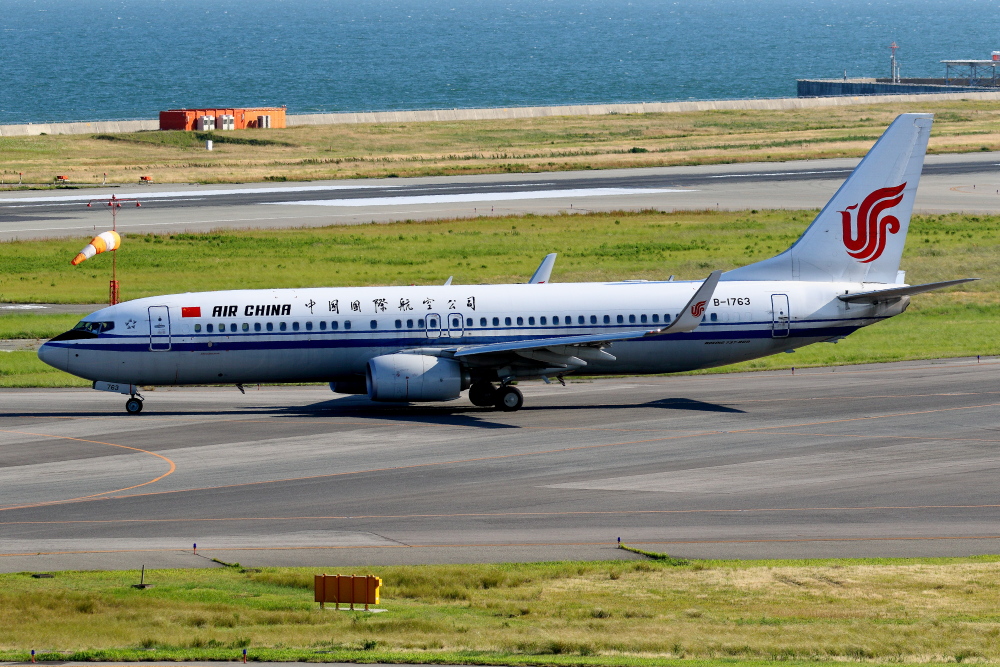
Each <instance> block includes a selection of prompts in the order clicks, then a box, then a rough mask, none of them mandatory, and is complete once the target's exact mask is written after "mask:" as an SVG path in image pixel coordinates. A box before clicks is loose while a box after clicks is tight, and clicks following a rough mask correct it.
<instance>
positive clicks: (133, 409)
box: [125, 396, 142, 415]
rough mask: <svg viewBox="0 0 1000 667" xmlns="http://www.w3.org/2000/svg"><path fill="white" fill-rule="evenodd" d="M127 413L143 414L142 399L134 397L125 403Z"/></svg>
mask: <svg viewBox="0 0 1000 667" xmlns="http://www.w3.org/2000/svg"><path fill="white" fill-rule="evenodd" d="M125 412H127V413H128V414H130V415H137V414H139V413H140V412H142V397H141V396H133V397H132V398H130V399H128V400H127V401H125Z"/></svg>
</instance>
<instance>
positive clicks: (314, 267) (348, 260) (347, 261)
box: [0, 211, 1000, 387]
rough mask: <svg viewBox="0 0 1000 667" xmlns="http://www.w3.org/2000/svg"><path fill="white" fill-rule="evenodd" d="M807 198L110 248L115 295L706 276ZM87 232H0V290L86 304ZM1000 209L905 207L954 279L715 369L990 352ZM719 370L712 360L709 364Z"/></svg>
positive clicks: (4, 319)
mask: <svg viewBox="0 0 1000 667" xmlns="http://www.w3.org/2000/svg"><path fill="white" fill-rule="evenodd" d="M814 215H815V212H814V211H756V212H755V211H750V212H747V211H744V212H737V213H730V212H676V213H661V212H656V211H653V212H640V213H631V212H618V213H595V214H580V215H557V216H532V215H528V216H520V217H512V218H475V219H470V220H448V221H435V222H406V223H396V224H391V225H364V226H352V227H343V226H332V227H325V228H310V229H295V230H264V231H226V232H212V233H207V234H173V235H154V234H150V235H141V234H138V235H135V234H130V235H128V236H126V238H125V241H124V245H123V250H122V252H121V253H120V256H119V258H118V267H119V276H120V278H121V280H122V296H123V298H125V299H134V298H139V297H143V296H153V295H156V294H164V293H176V292H185V291H189V290H191V289H192V288H195V289H198V288H203V289H209V288H211V289H257V288H267V287H312V286H323V285H385V284H390V285H393V284H395V285H407V284H411V283H417V284H436V283H441V282H443V281H444V279H445V278H447V277H448V276H449V275H454V276H455V283H456V284H462V283H465V284H476V283H504V282H523V281H524V280H526V279H527V277H528V276H530V275H531V272H532V271H533V270H534V268H535V267H536V266H537V263H538V261H539V260H540V259H541V257H542V256H544V255H545V254H546V253H548V252H551V251H553V250H556V251H559V252H560V256H559V259H558V261H557V263H556V269H555V272H554V274H553V275H554V279H555V280H557V281H560V282H570V281H601V280H614V279H623V278H646V279H654V280H655V279H665V278H667V277H668V276H669V275H671V274H676V275H677V276H678V277H679V278H681V279H685V278H686V279H694V278H703V277H704V276H705V275H707V274H708V272H709V271H710V270H711V269H715V268H721V269H730V268H734V267H736V266H741V265H743V264H747V263H749V262H752V261H756V260H759V259H762V258H765V257H769V256H771V255H774V254H775V253H777V252H779V251H781V250H783V249H785V248H787V247H788V246H789V245H790V244H791V243H792V242H793V241H794V240H795V239H796V238H797V237H798V236H799V234H801V232H802V230H803V229H804V228H805V227H806V225H808V223H809V222H810V221H811V220H812V218H813V216H814ZM88 240H89V238H87V239H83V238H81V239H56V240H44V241H12V242H5V243H0V265H3V266H4V267H5V272H4V273H3V274H2V275H0V300H3V301H18V302H29V301H42V302H45V301H51V302H76V303H92V302H95V301H99V300H100V299H101V298H102V296H103V295H104V294H105V293H106V290H107V280H108V270H107V269H108V262H109V261H110V258H109V257H107V256H104V255H102V256H98V257H95V258H94V259H91V260H89V261H88V262H87V263H85V264H83V265H81V266H78V267H73V266H70V265H69V262H68V261H67V258H68V257H73V256H74V255H75V254H76V252H77V251H78V250H79V248H80V247H81V246H82V245H83V244H84V243H86V241H88ZM998 258H1000V217H998V216H968V215H960V214H951V215H942V216H916V217H914V219H913V221H912V223H911V228H910V238H909V241H908V246H907V251H906V254H905V256H904V259H903V266H904V267H905V268H906V269H907V280H908V281H909V282H910V283H912V284H916V283H922V282H932V281H936V280H947V279H951V278H961V277H969V276H972V277H981V278H983V280H982V281H980V282H977V283H972V284H971V285H967V286H963V287H962V290H963V291H955V290H950V291H947V292H944V293H934V294H926V295H920V296H918V297H916V298H914V300H913V305H911V306H910V309H909V310H908V311H907V312H906V313H905V314H904V316H902V317H898V318H894V319H893V320H890V321H889V322H886V323H883V324H880V325H877V326H874V327H869V328H867V329H863V330H862V331H859V332H858V333H856V334H854V335H852V336H851V337H850V338H848V339H847V340H845V341H841V342H840V343H838V344H837V345H814V346H812V347H810V348H806V349H803V350H800V351H798V352H796V353H795V354H794V355H779V356H775V357H768V358H766V359H759V360H756V361H752V362H747V363H744V364H738V365H735V366H728V367H726V368H725V369H722V370H724V371H731V370H758V369H769V368H788V367H790V366H796V367H808V366H826V365H837V364H851V363H873V362H881V361H898V360H903V359H927V358H935V357H955V356H974V355H977V354H982V355H996V354H1000V341H998V340H997V338H996V337H995V336H994V335H993V333H992V332H994V331H996V330H997V328H998V325H1000V269H998ZM77 319H78V318H76V317H75V316H72V315H34V314H31V315H28V314H13V315H2V316H0V336H5V337H24V338H35V337H38V338H44V337H49V336H51V335H54V334H55V333H58V332H60V331H65V330H66V329H67V328H69V327H70V326H72V325H73V323H75V321H76V320H77ZM0 354H2V356H0V386H8V387H11V386H77V385H80V383H81V382H82V381H80V380H78V379H75V378H72V377H71V376H68V375H66V374H65V373H61V372H59V371H56V370H55V369H52V368H50V367H48V366H46V365H44V364H42V363H41V362H40V361H38V360H37V359H36V358H35V356H34V353H32V352H10V353H0ZM714 372H719V371H714Z"/></svg>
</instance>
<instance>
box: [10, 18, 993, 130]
mask: <svg viewBox="0 0 1000 667" xmlns="http://www.w3.org/2000/svg"><path fill="white" fill-rule="evenodd" d="M998 10H1000V0H677V1H664V0H502V1H489V0H350V1H348V0H197V1H196V0H117V1H114V2H112V1H109V0H0V123H23V122H41V121H67V120H102V119H126V118H155V117H156V115H157V113H158V112H159V111H160V110H164V109H172V108H183V107H200V106H272V105H278V106H280V105H287V107H288V111H289V113H312V112H336V111H379V110H397V109H450V108H470V107H471V108H476V107H506V106H533V105H550V104H572V103H607V102H636V101H674V100H689V99H698V100H702V99H732V98H766V97H793V96H794V95H795V80H796V79H799V78H814V77H821V78H834V77H841V76H843V74H844V71H845V70H846V71H847V74H848V76H888V74H889V49H888V45H889V44H890V43H891V42H893V41H895V42H896V43H897V44H899V47H900V48H899V52H898V58H899V60H900V62H901V73H902V76H904V77H941V76H943V75H944V66H943V65H941V64H940V63H939V61H940V60H942V59H946V58H952V59H954V58H983V59H988V58H989V57H990V52H991V51H992V50H994V49H996V50H1000V32H998V27H1000V26H998V23H1000V11H998Z"/></svg>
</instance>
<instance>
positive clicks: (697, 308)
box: [691, 301, 708, 317]
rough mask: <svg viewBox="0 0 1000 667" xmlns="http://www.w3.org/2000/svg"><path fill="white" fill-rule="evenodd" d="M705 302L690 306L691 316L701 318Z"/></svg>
mask: <svg viewBox="0 0 1000 667" xmlns="http://www.w3.org/2000/svg"><path fill="white" fill-rule="evenodd" d="M706 303H708V302H707V301H699V302H698V303H696V304H694V305H693V306H691V314H692V315H694V316H695V317H701V316H702V313H704V312H705V304H706Z"/></svg>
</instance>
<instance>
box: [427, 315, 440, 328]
mask: <svg viewBox="0 0 1000 667" xmlns="http://www.w3.org/2000/svg"><path fill="white" fill-rule="evenodd" d="M437 325H438V319H437V318H436V317H428V318H427V326H429V327H430V328H431V329H437Z"/></svg>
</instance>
